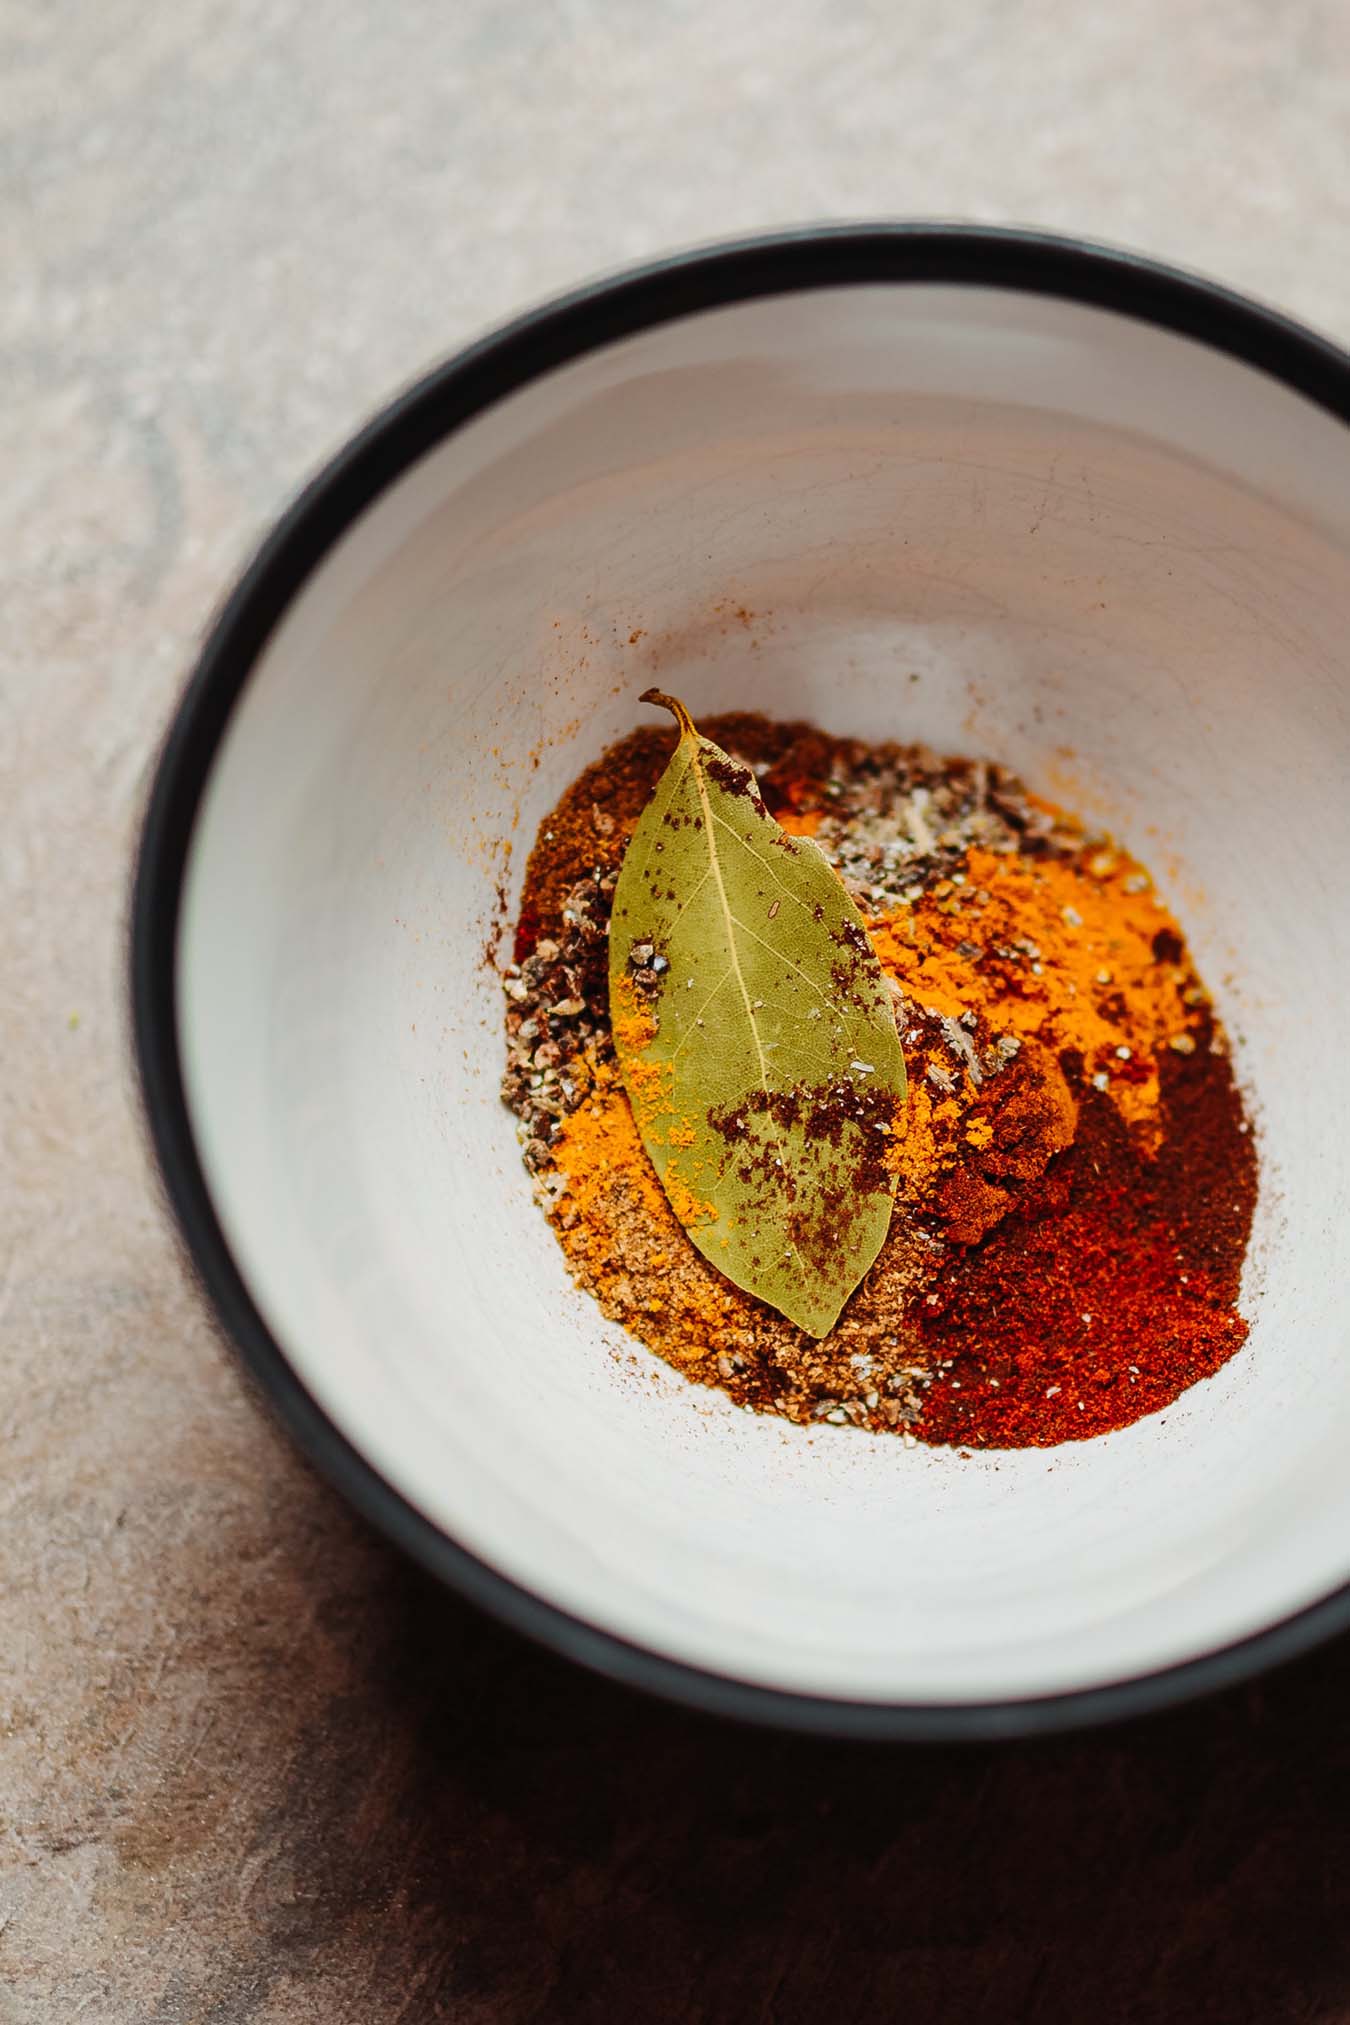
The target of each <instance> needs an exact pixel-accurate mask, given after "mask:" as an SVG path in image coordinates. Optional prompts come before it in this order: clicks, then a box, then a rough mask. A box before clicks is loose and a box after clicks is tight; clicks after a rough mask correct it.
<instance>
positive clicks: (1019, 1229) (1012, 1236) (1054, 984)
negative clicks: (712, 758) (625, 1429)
mask: <svg viewBox="0 0 1350 2025" xmlns="http://www.w3.org/2000/svg"><path fill="white" fill-rule="evenodd" d="M705 730H706V732H707V734H708V736H709V737H710V738H712V739H714V740H716V742H717V743H718V745H719V746H721V747H724V748H725V749H726V751H727V753H728V755H729V756H731V757H732V758H733V759H735V760H739V761H741V762H743V763H744V765H745V766H746V768H747V769H748V772H749V777H751V778H752V779H753V781H754V783H755V784H756V788H757V793H758V795H759V796H760V797H762V799H763V802H764V804H765V806H766V809H767V811H768V812H769V813H770V814H771V815H772V816H773V817H774V818H775V819H776V822H777V825H778V827H779V829H780V830H782V831H783V832H785V833H786V837H787V838H788V839H792V838H803V837H804V838H809V839H812V840H813V841H814V843H815V845H816V846H817V847H818V848H819V849H820V850H821V851H823V853H824V855H825V857H826V858H827V859H828V861H829V863H830V865H831V866H832V868H833V869H834V871H835V872H836V873H837V874H838V876H839V877H840V878H841V879H842V881H843V883H844V886H845V889H846V890H847V891H848V893H849V894H850V896H851V898H852V899H853V900H854V902H855V903H856V905H857V907H858V908H859V909H860V910H861V915H862V918H863V921H864V922H865V925H866V929H867V933H868V935H869V937H870V939H871V943H872V947H873V949H874V951H875V952H876V955H877V956H878V958H879V960H880V964H881V968H882V971H883V973H884V976H885V979H886V981H887V983H888V985H889V987H890V991H891V995H892V998H893V1001H894V1020H895V1024H896V1027H897V1029H898V1032H899V1035H900V1038H901V1041H902V1044H903V1047H904V1050H905V1053H906V1055H907V1057H908V1063H909V1093H908V1101H907V1102H904V1101H903V1100H902V1102H901V1104H900V1106H899V1107H898V1109H899V1116H898V1118H897V1120H896V1139H897V1142H898V1143H897V1145H896V1148H895V1154H894V1160H893V1167H894V1171H895V1173H896V1174H897V1175H898V1186H897V1191H896V1196H897V1199H896V1202H895V1207H894V1212H893V1214H892V1215H891V1217H890V1221H889V1228H888V1229H887V1232H886V1235H885V1239H884V1242H883V1243H882V1245H881V1249H880V1251H879V1253H878V1255H877V1256H876V1258H875V1260H874V1261H873V1263H872V1264H871V1265H870V1267H869V1269H868V1271H867V1272H866V1275H865V1277H864V1278H863V1280H862V1283H861V1284H860V1285H859V1286H858V1288H857V1290H856V1292H854V1293H853V1295H852V1297H851V1299H849V1300H848V1301H847V1303H846V1305H845V1306H844V1309H843V1312H842V1314H841V1315H840V1316H839V1318H838V1320H837V1321H836V1322H835V1323H834V1325H833V1326H832V1327H830V1328H829V1329H828V1331H827V1332H826V1333H824V1334H823V1335H812V1334H809V1333H807V1332H806V1331H804V1330H803V1329H801V1328H799V1327H797V1326H796V1325H795V1324H794V1322H793V1321H791V1320H790V1319H789V1318H788V1317H787V1316H786V1315H785V1314H783V1313H781V1312H779V1311H777V1310H776V1309H775V1308H774V1307H773V1306H771V1305H769V1304H768V1303H767V1302H765V1301H764V1300H761V1299H758V1298H756V1296H755V1295H754V1293H752V1292H749V1291H745V1290H744V1289H743V1288H742V1287H740V1286H738V1285H736V1284H735V1283H734V1281H733V1280H732V1279H730V1278H728V1277H727V1276H726V1274H725V1273H724V1272H723V1271H721V1270H719V1267H718V1265H717V1264H716V1263H714V1262H713V1261H714V1260H715V1259H716V1257H717V1253H716V1250H715V1249H714V1250H713V1251H712V1253H711V1256H710V1257H705V1256H704V1255H703V1253H702V1252H700V1251H699V1250H698V1249H696V1247H695V1245H694V1244H693V1243H692V1242H691V1241H690V1238H689V1236H688V1234H687V1232H686V1229H685V1224H686V1223H688V1222H689V1221H690V1220H691V1219H690V1216H689V1214H688V1210H687V1206H686V1205H687V1203H688V1204H691V1203H692V1202H693V1200H694V1198H693V1197H692V1196H691V1195H690V1192H689V1189H688V1188H687V1187H686V1188H685V1189H684V1190H683V1196H684V1198H685V1199H686V1200H685V1201H682V1199H681V1191H680V1190H677V1189H668V1188H663V1186H662V1183H661V1179H660V1178H659V1171H658V1169H657V1167H656V1166H654V1165H653V1163H652V1161H651V1160H650V1159H649V1157H648V1154H647V1152H646V1150H645V1149H644V1147H643V1145H642V1142H641V1139H640V1137H639V1133H638V1129H637V1126H636V1124H635V1122H634V1115H633V1109H632V1107H631V1106H630V1102H629V1097H628V1094H627V1092H626V1091H625V1088H624V1084H623V1080H622V1078H621V1076H620V1073H619V1068H618V1064H617V1062H616V1059H615V1045H614V1030H613V1024H612V1019H611V993H610V963H611V960H612V959H611V955H610V940H611V938H610V932H609V931H610V914H611V907H612V903H613V900H614V894H615V887H616V883H617V877H618V870H619V867H620V864H621V863H622V861H623V857H624V853H625V850H626V848H627V845H628V842H629V839H630V837H631V835H632V832H633V829H634V825H635V823H636V822H637V820H638V817H639V816H640V814H641V812H642V810H643V809H644V807H645V806H647V804H648V803H649V802H650V799H651V797H652V794H653V791H654V790H655V788H656V785H657V782H658V779H659V777H660V776H661V775H662V773H663V772H664V770H665V768H666V766H667V763H668V762H669V761H670V758H671V752H672V748H673V744H674V740H673V738H672V736H671V734H670V733H669V732H663V731H660V730H643V731H636V732H634V733H632V734H630V735H629V736H628V737H627V738H625V739H623V740H622V741H621V742H620V743H619V744H617V745H616V746H614V747H613V748H611V750H610V751H609V752H607V753H606V754H605V755H604V756H603V757H602V758H601V759H600V760H598V761H596V762H595V764H594V765H592V766H590V767H588V768H587V769H586V770H585V771H584V772H583V773H582V775H581V776H580V778H579V779H578V780H577V781H576V782H574V783H573V785H572V786H571V787H570V788H569V789H568V790H567V792H566V793H565V794H564V795H563V797H562V799H561V801H560V802H559V803H558V805H557V806H556V807H555V808H554V809H552V810H551V811H550V812H549V813H548V814H547V815H545V817H544V819H543V822H542V824H541V826H540V830H539V834H538V837H537V840H536V842H535V845H534V849H533V852H532V853H531V857H530V861H529V866H528V870H527V873H526V878H525V886H524V894H523V899H522V908H521V916H520V923H519V927H518V929H517V933H516V949H515V956H516V961H515V962H513V963H512V964H511V965H510V967H509V968H508V970H507V972H506V975H505V979H504V985H505V994H506V1032H507V1045H508V1066H507V1071H506V1076H505V1079H504V1082H503V1085H502V1094H503V1096H504V1098H505V1100H506V1102H507V1103H508V1105H510V1107H511V1108H512V1109H513V1110H514V1111H515V1113H516V1115H517V1117H518V1119H519V1120H520V1127H519V1134H520V1138H521V1141H522V1144H523V1148H524V1157H525V1163H526V1166H527V1167H528V1168H529V1169H530V1171H531V1173H532V1174H533V1175H534V1178H535V1187H536V1191H537V1194H538V1197H539V1199H540V1201H541V1203H542V1204H543V1206H544V1208H545V1209H546V1211H547V1213H548V1215H549V1217H550V1219H551V1221H552V1223H553V1227H554V1229H555V1231H556V1233H557V1236H558V1240H559V1242H560V1244H561V1245H562V1248H563V1251H564V1253H565V1255H566V1258H567V1261H568V1264H569V1267H570V1270H571V1272H572V1274H573V1277H574V1278H575V1279H576V1281H577V1282H578V1284H579V1285H580V1286H582V1287H584V1288H586V1289H587V1290H588V1291H589V1292H590V1293H592V1294H594V1295H595V1297H596V1299H597V1300H598V1301H599V1303H600V1306H601V1308H602V1309H603V1310H604V1312H605V1314H606V1315H608V1316H610V1317H611V1318H612V1319H613V1320H615V1321H617V1322H620V1323H622V1324H623V1325H624V1326H625V1327H626V1328H627V1329H628V1330H630V1331H631V1332H632V1333H633V1334H634V1335H635V1336H637V1337H639V1338H640V1339H641V1340H642V1341H643V1342H644V1343H646V1344H648V1345H649V1346H650V1347H651V1348H652V1349H653V1350H656V1351H657V1352H658V1353H659V1354H660V1355H661V1356H662V1357H664V1358H665V1359H666V1360H667V1361H668V1362H669V1363H670V1364H672V1365H674V1366H675V1367H676V1369H678V1370H679V1371H681V1372H683V1373H684V1374H685V1375H686V1376H688V1377H690V1378H693V1379H697V1380H699V1381H701V1382H703V1383H705V1384H712V1385H716V1386H720V1387H722V1388H723V1389H725V1391H726V1392H728V1393H729V1394H730V1396H731V1397H732V1398H733V1399H734V1400H736V1401H737V1402H738V1403H741V1404H745V1405H749V1406H753V1407H755V1408H756V1409H758V1410H761V1411H764V1412H768V1413H774V1414H779V1415H781V1416H783V1417H784V1418H785V1419H788V1420H792V1421H798V1422H806V1423H809V1422H813V1421H824V1422H826V1423H833V1424H836V1425H852V1426H855V1427H865V1428H870V1429H873V1430H876V1431H883V1432H885V1431H894V1432H898V1433H899V1434H900V1435H901V1438H902V1439H903V1440H904V1441H905V1442H906V1443H907V1444H911V1445H912V1444H913V1443H914V1442H916V1441H925V1442H947V1443H951V1442H955V1443H957V1444H961V1445H965V1446H967V1447H976V1446H978V1447H994V1448H999V1447H1022V1446H1026V1445H1049V1444H1053V1443H1057V1442H1063V1441H1074V1440H1081V1439H1083V1438H1085V1437H1087V1436H1091V1435H1097V1434H1101V1433H1103V1432H1105V1431H1107V1430H1109V1429H1111V1428H1117V1427H1123V1426H1125V1425H1127V1424H1128V1423H1129V1422H1131V1421H1133V1420H1136V1419H1137V1418H1139V1416H1140V1415H1142V1414H1145V1413H1151V1412H1155V1411H1157V1410H1158V1409H1160V1408H1162V1407H1164V1406H1167V1405H1168V1404H1169V1403H1170V1402H1171V1401H1172V1400H1174V1399H1175V1398H1176V1397H1177V1395H1178V1394H1179V1393H1180V1392H1182V1391H1183V1390H1184V1389H1185V1388H1186V1387H1187V1386H1189V1385H1192V1384H1194V1383H1195V1382H1196V1380H1198V1379H1201V1378H1205V1377H1208V1376H1209V1375H1210V1374H1211V1373H1212V1372H1214V1371H1216V1370H1217V1369H1218V1368H1219V1366H1220V1365H1221V1364H1223V1363H1224V1362H1225V1361H1226V1360H1227V1359H1228V1358H1229V1357H1231V1356H1232V1355H1233V1353H1234V1351H1236V1350H1237V1349H1238V1348H1239V1346H1240V1345H1241V1344H1242V1342H1243V1340H1244V1338H1245V1336H1246V1333H1247V1327H1246V1323H1245V1322H1244V1321H1243V1319H1242V1317H1241V1316H1240V1314H1239V1312H1238V1308H1237V1300H1238V1289H1239V1282H1240V1278H1241V1271H1242V1263H1243V1257H1244V1254H1245V1250H1246V1245H1247V1240H1248V1236H1249V1233H1250V1230H1251V1221H1252V1212H1253V1207H1254V1203H1255V1195H1256V1163H1255V1152H1254V1148H1253V1144H1252V1137H1251V1133H1250V1129H1249V1125H1248V1122H1247V1120H1246V1118H1245V1117H1244V1116H1243V1112H1242V1105H1241V1101H1240V1098H1239V1095H1238V1090H1237V1086H1236V1084H1235V1081H1234V1077H1233V1071H1232V1064H1231V1061H1230V1057H1229V1048H1228V1043H1227V1039H1226V1036H1225V1034H1224V1030H1223V1026H1222V1024H1221V1023H1220V1021H1219V1020H1218V1019H1217V1018H1216V1016H1215V1013H1214V1009H1213V1006H1212V1002H1211V999H1210V996H1209V993H1208V992H1207V991H1206V989H1205V987H1204V985H1203V983H1202V982H1201V980H1200V978H1199V977H1198V976H1197V974H1196V971H1195V969H1194V967H1193V965H1192V963H1191V960H1190V956H1189V954H1188V951H1187V949H1186V944H1185V941H1184V938H1183V936H1182V932H1181V929H1180V927H1179V926H1178V924H1177V922H1176V921H1175V920H1174V918H1173V917H1172V915H1171V914H1170V913H1169V912H1168V910H1167V908H1166V906H1165V904H1164V902H1163V901H1162V899H1161V898H1160V897H1159V895H1158V893H1157V891H1156V889H1155V887H1154V883H1153V880H1152V879H1151V878H1150V876H1149V874H1148V872H1147V871H1145V870H1144V868H1143V867H1142V866H1141V865H1140V864H1138V863H1137V862H1136V861H1135V860H1134V859H1132V858H1131V857H1129V856H1128V855H1127V854H1126V853H1125V852H1124V851H1123V850H1122V849H1120V848H1119V847H1118V846H1117V844H1116V843H1115V842H1114V841H1113V839H1112V838H1111V837H1109V836H1107V835H1106V834H1104V833H1102V832H1100V831H1092V830H1091V829H1089V828H1087V827H1085V826H1084V825H1083V824H1082V823H1080V822H1079V821H1078V820H1076V819H1075V818H1074V817H1072V816H1070V815H1068V814H1066V813H1064V812H1063V811H1061V810H1058V809H1055V808H1054V807H1052V806H1051V805H1050V804H1048V803H1046V802H1043V801H1040V800H1038V799H1037V798H1035V797H1033V796H1032V795H1031V794H1029V793H1028V791H1027V789H1026V788H1025V787H1024V786H1023V784H1022V783H1021V782H1020V781H1019V780H1018V779H1017V777H1016V776H1015V775H1013V774H1011V773H1009V772H1008V771H1007V770H1006V769H1005V768H1003V767H1000V766H999V765H998V764H997V763H991V762H987V761H984V760H969V759H950V758H947V759H944V758H943V757H941V756H940V755H938V754H936V753H933V752H930V751H927V750H925V749H924V748H922V747H916V746H902V745H896V744H881V745H869V744H866V743H863V742H862V741H859V740H852V739H844V738H835V737H829V736H827V735H825V734H824V733H823V732H821V731H819V730H816V729H815V728H813V727H811V726H809V725H805V724H800V723H796V724H775V723H771V722H769V721H767V720H766V719H764V718H757V717H750V716H731V717H725V718H721V719H714V720H713V721H712V722H711V723H709V724H708V725H707V726H706V727H705ZM775 841H777V840H776V839H775ZM793 848H795V847H793V846H791V845H788V846H787V849H788V851H789V853H790V852H791V850H792V849H793ZM781 863H782V861H781V860H780V864H781ZM768 890H769V891H770V893H771V894H773V895H774V896H775V900H774V901H771V903H770V904H771V906H772V909H773V914H774V915H776V914H777V913H778V911H779V908H780V907H781V904H782V903H781V898H778V897H777V896H778V894H779V887H778V885H777V883H776V882H775V883H773V884H771V885H770V886H769V889H768ZM769 926H770V922H769V920H768V919H767V918H766V923H765V927H766V929H767V928H768V927H769ZM669 969H670V965H669V961H668V959H667V958H666V957H665V956H663V955H661V954H660V953H658V951H657V950H656V949H655V948H654V946H653V944H652V943H651V942H650V941H633V940H631V939H630V941H629V944H628V947H627V949H626V950H623V951H620V952H619V970H620V975H621V976H623V977H626V978H628V979H631V983H632V986H633V988H634V990H635V991H636V992H637V993H639V994H642V995H643V996H644V998H645V1000H646V1001H647V1002H652V1003H654V1002H655V1001H656V1000H657V999H658V998H659V994H660V988H661V985H662V982H663V973H664V972H668V971H669ZM671 982H672V985H673V987H674V988H675V989H676V992H677V994H678V986H679V985H680V983H681V982H685V983H687V984H688V985H690V986H691V987H692V984H693V979H692V978H690V979H687V980H681V979H679V978H674V979H672V980H671ZM794 987H795V989H794ZM789 989H790V990H791V991H792V993H793V997H794V998H795V1000H796V1004H795V1005H793V1006H789V1007H787V1008H785V1011H786V1014H787V1017H788V1018H789V1019H790V1020H792V1021H793V1022H795V1023H798V1024H800V1022H802V1021H804V1020H807V1019H809V1018H810V1017H812V1016H813V1015H814V1016H815V1017H816V1018H819V1017H820V1012H819V1009H818V1008H817V1007H816V1006H815V1005H814V1004H813V999H814V997H815V996H816V995H815V994H813V991H812V988H811V986H810V981H809V980H804V979H801V978H799V977H794V978H792V979H791V980H790V983H789ZM704 1024H705V1023H704V1022H703V1021H701V1020H700V1021H699V1022H698V1023H697V1026H698V1027H699V1028H701V1027H703V1026H704ZM700 1038H701V1035H700V1034H699V1032H698V1031H697V1030H692V1031H691V1033H690V1034H689V1036H688V1039H689V1040H693V1041H695V1042H697V1041H698V1040H699V1039H700ZM716 1042H717V1037H713V1039H711V1040H710V1043H709V1045H711V1046H716ZM686 1045H687V1043H686ZM852 1066H853V1068H854V1069H855V1070H859V1069H860V1070H863V1071H864V1072H866V1073H868V1074H870V1073H871V1065H870V1064H865V1063H858V1062H856V1061H855V1062H854V1063H853V1064H852ZM855 1080H857V1081H863V1080H864V1078H862V1077H855ZM739 1157H740V1156H739V1150H738V1147H737V1146H736V1144H735V1143H734V1142H733V1143H731V1144H729V1145H727V1146H726V1148H725V1150H724V1152H723V1154H722V1157H721V1159H720V1160H719V1161H718V1162H717V1165H718V1168H719V1170H720V1168H721V1167H723V1166H725V1165H727V1164H733V1163H734V1162H735V1161H736V1160H737V1159H738V1158H739ZM683 1165H684V1166H686V1167H687V1166H688V1161H687V1160H685V1161H684V1162H683ZM777 1180H778V1183H779V1185H780V1187H781V1185H782V1181H783V1176H782V1171H781V1167H780V1172H779V1175H778V1177H777ZM682 1210H684V1211H685V1214H683V1215H682V1214H681V1211H682ZM769 1213H770V1214H771V1213H772V1203H770V1204H769ZM828 1242H829V1246H830V1249H831V1250H833V1242H834V1232H833V1231H832V1232H831V1234H830V1238H829V1240H828Z"/></svg>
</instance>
